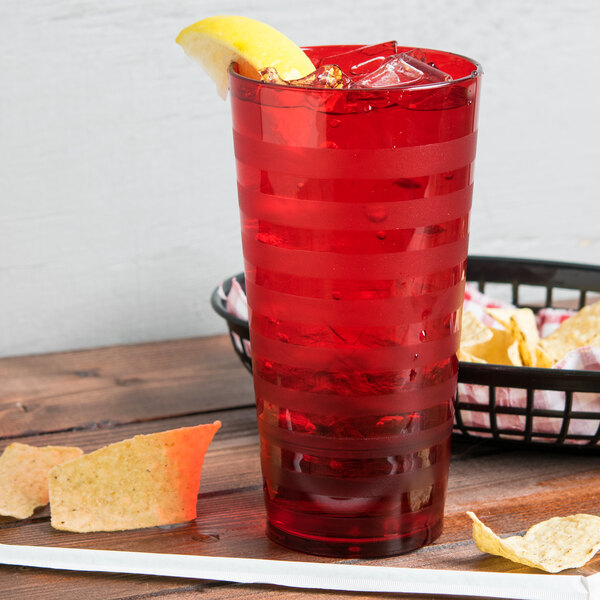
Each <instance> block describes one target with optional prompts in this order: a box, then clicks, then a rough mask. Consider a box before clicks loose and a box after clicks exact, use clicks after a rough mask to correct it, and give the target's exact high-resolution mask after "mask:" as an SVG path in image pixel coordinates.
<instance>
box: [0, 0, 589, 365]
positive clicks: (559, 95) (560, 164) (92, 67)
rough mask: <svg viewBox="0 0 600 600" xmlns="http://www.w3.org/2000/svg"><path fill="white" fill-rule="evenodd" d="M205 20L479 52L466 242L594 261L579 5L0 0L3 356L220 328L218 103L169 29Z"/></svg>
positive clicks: (313, 38)
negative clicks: (216, 299) (247, 19)
mask: <svg viewBox="0 0 600 600" xmlns="http://www.w3.org/2000/svg"><path fill="white" fill-rule="evenodd" d="M213 14H244V15H247V16H252V17H254V18H257V19H259V20H263V21H265V22H268V23H269V24H271V25H273V26H274V27H276V28H277V29H280V30H281V31H283V32H285V33H286V34H287V35H289V36H290V37H291V38H292V39H294V40H295V41H296V42H298V43H300V44H306V45H309V44H319V43H321V44H323V43H344V42H345V43H374V42H379V41H385V40H388V39H397V40H399V41H400V42H401V43H403V44H407V45H417V46H423V47H434V48H442V49H445V50H451V51H455V52H458V53H462V54H466V55H468V56H472V57H473V58H476V59H478V60H479V61H480V62H481V63H482V64H483V66H484V71H485V79H484V87H483V96H482V100H481V109H480V138H479V148H478V159H477V173H476V186H475V198H474V208H473V219H472V229H471V230H472V234H471V252H472V253H479V254H497V255H505V256H523V257H537V258H545V259H558V260H569V261H578V262H588V263H595V264H600V204H599V202H600V198H599V196H598V193H597V188H596V185H597V177H598V171H599V169H600V150H599V148H600V144H599V140H600V117H599V106H600V101H599V96H600V77H599V68H598V62H599V61H600V36H598V35H597V24H598V23H599V22H600V4H599V3H598V2H596V0H587V1H582V0H564V1H561V0H546V1H544V2H542V1H540V0H538V1H533V0H530V1H524V0H486V1H483V0H453V1H452V2H447V1H446V0H429V1H428V2H423V1H422V0H418V1H417V0H380V1H379V2H377V3H371V2H366V1H363V2H359V1H357V0H356V1H353V0H330V1H328V2H324V1H322V0H304V1H303V2H283V1H282V0H277V1H276V0H263V1H260V0H254V1H252V0H246V1H245V2H243V1H242V0H237V1H220V2H219V1H217V0H200V1H198V0H196V1H192V0H103V1H102V2H97V1H91V0H31V1H30V2H23V1H22V0H2V1H1V2H0V355H1V356H6V355H18V354H30V353H40V352H49V351H54V350H63V349H76V348H85V347H94V346H101V345H107V344H117V343H130V342H139V341H150V340H159V339H170V338H177V337H184V336H196V335H204V334H212V333H216V332H224V331H225V326H224V323H223V322H221V321H220V319H218V318H217V317H216V316H215V315H213V313H212V311H211V309H210V307H209V303H208V298H209V295H210V292H211V290H212V288H213V287H214V286H215V285H216V284H217V283H218V281H219V280H220V279H221V278H223V277H225V276H227V275H230V274H233V273H235V272H237V271H239V270H241V268H242V259H241V249H240V243H239V233H238V223H239V221H238V215H237V206H236V195H235V171H234V162H233V150H232V144H231V133H230V114H229V105H228V104H226V103H223V102H222V101H221V100H220V99H219V98H218V97H217V95H216V93H215V92H214V88H213V85H212V83H211V82H209V80H208V78H207V77H206V76H205V75H204V73H203V72H202V71H201V70H200V69H199V68H198V67H197V66H196V65H195V64H193V63H192V62H191V61H190V60H189V59H187V58H186V57H185V56H184V54H183V52H182V51H181V49H180V48H179V47H178V46H177V45H176V44H175V43H174V41H173V40H174V37H175V36H176V34H177V33H178V32H179V30H180V29H182V28H183V27H185V26H187V25H188V24H191V23H192V22H194V21H196V20H198V19H200V18H203V17H205V16H209V15H213Z"/></svg>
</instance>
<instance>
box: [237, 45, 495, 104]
mask: <svg viewBox="0 0 600 600" xmlns="http://www.w3.org/2000/svg"><path fill="white" fill-rule="evenodd" d="M340 46H344V47H346V48H348V49H356V48H361V47H363V46H365V44H317V45H314V46H301V48H302V50H304V49H309V48H328V47H332V48H333V47H340ZM398 48H399V49H402V51H408V50H417V49H419V50H423V51H424V52H438V53H441V54H447V55H450V56H456V57H458V58H462V59H464V60H466V61H468V62H470V63H471V64H472V65H473V66H474V67H475V68H474V69H473V70H472V71H471V72H470V73H469V74H468V75H464V76H463V77H459V78H458V79H450V80H449V81H437V82H432V83H422V84H418V85H396V86H393V85H392V86H381V87H360V88H359V87H357V88H326V87H316V86H315V87H302V86H295V85H289V86H282V85H280V84H278V83H272V82H268V81H261V80H258V79H251V78H250V77H245V76H244V75H240V73H238V72H237V71H236V70H235V68H234V65H235V63H233V62H232V63H231V64H230V65H229V67H228V71H229V76H230V77H235V78H237V79H241V80H243V81H250V82H254V83H256V84H257V85H264V86H265V87H267V88H272V89H278V90H281V89H285V90H288V91H291V90H302V91H307V90H310V91H311V92H317V93H319V92H321V93H323V92H327V93H344V92H346V93H349V92H350V93H355V94H356V93H357V92H358V93H363V92H370V93H373V92H380V91H394V92H402V91H413V90H423V89H426V90H428V89H435V88H441V87H446V86H449V85H454V84H456V83H464V82H466V81H472V80H474V79H477V77H480V76H481V75H483V68H482V66H481V64H480V63H479V62H478V61H476V60H474V59H472V58H469V57H468V56H465V55H464V54H458V53H456V52H449V51H447V50H437V49H435V48H422V47H421V46H398Z"/></svg>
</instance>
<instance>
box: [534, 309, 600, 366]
mask: <svg viewBox="0 0 600 600" xmlns="http://www.w3.org/2000/svg"><path fill="white" fill-rule="evenodd" d="M598 335H600V301H599V302H596V303H594V304H588V305H587V306H585V307H584V308H582V309H581V310H580V311H579V312H578V313H577V314H575V315H573V316H572V317H569V318H568V319H567V320H566V321H563V322H562V323H561V324H560V326H559V327H558V329H557V330H556V331H554V332H553V333H551V334H550V335H549V336H548V337H546V338H543V339H542V340H540V348H541V349H542V350H543V351H544V352H545V353H546V354H547V355H548V356H549V357H550V359H551V360H552V361H553V362H554V363H557V362H558V361H559V360H560V359H561V358H563V357H564V356H565V355H566V354H568V353H569V352H571V351H572V350H575V349H576V348H581V347H583V346H589V345H592V344H595V343H597V342H596V341H595V340H596V339H597V337H598Z"/></svg>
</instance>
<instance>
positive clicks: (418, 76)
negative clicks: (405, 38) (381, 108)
mask: <svg viewBox="0 0 600 600" xmlns="http://www.w3.org/2000/svg"><path fill="white" fill-rule="evenodd" d="M450 79H452V78H451V77H450V75H448V74H447V73H444V72H443V71H440V70H439V69H436V68H435V67H434V66H432V65H429V64H427V62H425V55H424V53H423V51H422V50H418V49H416V50H411V51H409V52H402V53H401V54H395V55H393V56H389V57H388V58H386V59H385V60H384V62H383V63H382V64H381V66H380V67H378V68H377V69H375V70H374V71H371V72H370V73H368V74H366V75H364V76H363V77H360V78H358V79H355V80H354V82H353V83H352V85H351V86H350V87H353V88H365V87H397V86H402V85H419V84H424V83H440V82H443V81H449V80H450Z"/></svg>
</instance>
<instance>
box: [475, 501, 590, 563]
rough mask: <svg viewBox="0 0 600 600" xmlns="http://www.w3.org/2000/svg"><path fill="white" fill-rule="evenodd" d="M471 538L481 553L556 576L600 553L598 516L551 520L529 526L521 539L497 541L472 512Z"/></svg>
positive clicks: (510, 538)
mask: <svg viewBox="0 0 600 600" xmlns="http://www.w3.org/2000/svg"><path fill="white" fill-rule="evenodd" d="M467 515H469V517H471V519H472V521H473V539H474V540H475V543H476V544H477V547H478V548H479V549H480V550H481V551H482V552H487V553H489V554H495V555H497V556H502V557H504V558H508V559H509V560H512V561H513V562H516V563H520V564H523V565H527V566H529V567H535V568H536V569H542V570H543V571H548V572H549V573H558V572H560V571H564V570H565V569H576V568H578V567H583V565H585V563H587V562H588V561H589V560H590V559H591V558H592V557H593V556H594V555H595V554H596V552H598V550H600V517H596V516H594V515H585V514H578V515H571V516H569V517H553V518H552V519H548V520H547V521H542V522H541V523H538V524H537V525H534V526H533V527H531V528H530V529H529V530H528V531H527V532H526V533H525V535H524V536H520V535H516V536H512V537H508V538H504V539H500V538H499V537H498V536H497V535H496V534H495V533H494V532H493V531H492V530H491V529H490V528H489V527H486V526H485V525H484V524H483V523H482V522H481V521H480V520H479V519H478V518H477V517H476V516H475V514H473V513H472V512H467Z"/></svg>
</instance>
